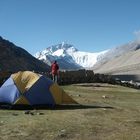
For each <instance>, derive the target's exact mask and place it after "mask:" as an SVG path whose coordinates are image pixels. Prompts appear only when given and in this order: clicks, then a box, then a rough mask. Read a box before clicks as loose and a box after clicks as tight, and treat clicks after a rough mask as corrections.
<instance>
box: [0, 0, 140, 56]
mask: <svg viewBox="0 0 140 140" xmlns="http://www.w3.org/2000/svg"><path fill="white" fill-rule="evenodd" d="M139 34H140V0H0V36H2V37H3V38H5V39H7V40H10V41H11V42H13V43H14V44H16V45H17V46H20V47H22V48H24V49H26V50H27V51H28V52H29V53H31V54H35V53H36V52H37V51H41V50H43V49H45V48H47V47H49V46H51V45H55V44H58V43H61V42H63V41H65V42H66V43H70V44H73V45H74V46H75V47H76V48H77V49H79V50H80V51H87V52H99V51H103V50H106V49H110V48H113V47H115V46H118V45H122V44H125V43H128V42H130V41H132V40H134V39H135V38H136V36H138V35H139Z"/></svg>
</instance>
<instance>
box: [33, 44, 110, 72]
mask: <svg viewBox="0 0 140 140" xmlns="http://www.w3.org/2000/svg"><path fill="white" fill-rule="evenodd" d="M107 52H108V50H106V51H102V52H99V53H90V52H82V51H79V50H78V49H76V48H75V47H74V46H73V45H71V44H67V43H64V42H62V43H61V44H58V45H52V46H50V47H48V48H46V49H45V50H43V51H41V52H37V53H36V54H35V55H34V56H35V57H36V58H37V59H39V60H42V61H43V62H45V63H47V64H48V65H51V63H52V62H53V61H54V60H57V61H58V63H59V65H60V68H61V69H68V70H73V69H82V68H91V67H93V66H94V65H95V64H96V62H97V61H98V60H100V59H101V58H102V57H103V56H104V54H105V53H107Z"/></svg>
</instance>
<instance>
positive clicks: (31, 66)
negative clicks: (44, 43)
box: [0, 37, 49, 72]
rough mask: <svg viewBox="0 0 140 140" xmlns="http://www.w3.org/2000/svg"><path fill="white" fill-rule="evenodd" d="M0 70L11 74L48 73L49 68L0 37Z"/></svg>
mask: <svg viewBox="0 0 140 140" xmlns="http://www.w3.org/2000/svg"><path fill="white" fill-rule="evenodd" d="M0 70H2V71H12V72H16V71H19V70H35V71H48V70H49V66H48V65H46V64H45V63H43V62H41V61H40V60H38V59H36V58H35V57H33V56H32V55H31V54H29V53H28V52H27V51H26V50H24V49H22V48H20V47H17V46H16V45H14V44H13V43H11V42H10V41H8V40H5V39H3V38H2V37H0Z"/></svg>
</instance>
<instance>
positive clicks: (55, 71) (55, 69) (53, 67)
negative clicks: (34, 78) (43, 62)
mask: <svg viewBox="0 0 140 140" xmlns="http://www.w3.org/2000/svg"><path fill="white" fill-rule="evenodd" d="M58 70H59V66H58V64H57V63H53V64H52V65H51V73H52V74H58Z"/></svg>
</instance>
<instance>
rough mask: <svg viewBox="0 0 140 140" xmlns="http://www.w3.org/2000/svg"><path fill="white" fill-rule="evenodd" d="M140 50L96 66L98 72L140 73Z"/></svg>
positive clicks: (95, 69)
mask: <svg viewBox="0 0 140 140" xmlns="http://www.w3.org/2000/svg"><path fill="white" fill-rule="evenodd" d="M139 60H140V50H136V51H132V52H129V53H125V54H123V55H121V56H119V57H115V58H113V59H111V60H109V61H107V62H104V63H102V65H99V66H97V67H94V71H95V72H96V73H109V74H140V61H139Z"/></svg>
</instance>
